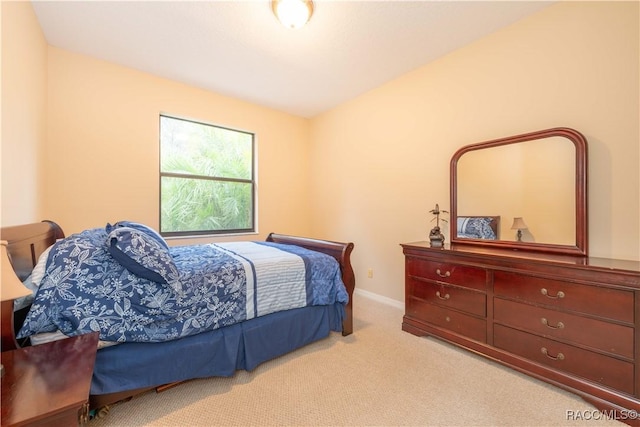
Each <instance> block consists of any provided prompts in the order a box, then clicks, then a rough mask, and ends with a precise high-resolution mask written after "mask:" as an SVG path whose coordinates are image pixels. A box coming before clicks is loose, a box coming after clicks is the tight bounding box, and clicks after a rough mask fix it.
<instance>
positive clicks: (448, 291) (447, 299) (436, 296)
mask: <svg viewBox="0 0 640 427" xmlns="http://www.w3.org/2000/svg"><path fill="white" fill-rule="evenodd" d="M407 280H408V285H409V293H408V295H411V296H413V297H415V298H419V299H422V300H425V301H427V302H430V303H432V304H437V305H441V306H443V307H451V308H455V309H458V310H461V311H465V312H467V313H470V314H474V315H476V316H481V317H486V315H487V297H486V295H485V294H484V293H483V292H480V291H475V290H469V289H465V288H461V287H455V286H449V285H445V284H442V283H435V282H426V281H422V280H417V279H411V278H410V279H407Z"/></svg>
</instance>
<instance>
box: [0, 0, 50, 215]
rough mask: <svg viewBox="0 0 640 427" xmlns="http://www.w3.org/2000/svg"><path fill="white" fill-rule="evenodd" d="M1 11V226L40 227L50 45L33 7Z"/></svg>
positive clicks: (7, 6) (14, 5)
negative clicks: (33, 224)
mask: <svg viewBox="0 0 640 427" xmlns="http://www.w3.org/2000/svg"><path fill="white" fill-rule="evenodd" d="M0 8H2V101H1V102H2V132H1V134H2V145H1V149H0V152H1V158H2V166H1V168H2V169H1V172H0V183H1V187H2V190H1V201H2V202H1V203H0V224H1V225H2V226H6V225H16V224H23V223H27V222H34V221H40V220H41V219H42V217H43V215H44V207H43V203H42V184H43V182H44V181H43V180H44V174H45V168H44V157H43V149H44V143H45V132H46V110H45V109H46V87H47V43H46V41H45V39H44V35H43V34H42V30H41V29H40V26H39V25H38V21H37V20H36V18H35V14H34V13H33V8H32V7H31V3H29V2H24V1H20V2H7V1H2V2H1V3H0Z"/></svg>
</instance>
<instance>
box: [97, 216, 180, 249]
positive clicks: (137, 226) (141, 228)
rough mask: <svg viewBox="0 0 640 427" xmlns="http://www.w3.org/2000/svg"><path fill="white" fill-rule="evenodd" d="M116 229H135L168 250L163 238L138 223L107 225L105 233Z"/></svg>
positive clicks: (151, 229)
mask: <svg viewBox="0 0 640 427" xmlns="http://www.w3.org/2000/svg"><path fill="white" fill-rule="evenodd" d="M118 227H129V228H133V229H136V230H138V231H141V232H143V233H145V234H147V235H148V236H149V237H151V238H153V239H154V240H156V241H157V242H158V243H160V244H161V245H162V246H164V247H165V248H166V249H169V245H168V244H167V242H166V240H164V238H163V237H162V236H161V235H160V233H158V232H157V231H156V230H154V229H153V228H151V227H149V226H147V225H144V224H141V223H139V222H134V221H118V222H116V223H115V224H113V225H111V224H107V226H106V227H105V230H106V231H107V234H109V233H111V232H112V231H113V230H114V229H115V228H118Z"/></svg>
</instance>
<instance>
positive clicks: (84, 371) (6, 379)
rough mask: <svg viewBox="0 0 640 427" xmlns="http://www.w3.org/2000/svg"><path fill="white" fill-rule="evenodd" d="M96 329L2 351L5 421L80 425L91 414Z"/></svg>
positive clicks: (10, 423)
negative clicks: (90, 394) (56, 339)
mask: <svg viewBox="0 0 640 427" xmlns="http://www.w3.org/2000/svg"><path fill="white" fill-rule="evenodd" d="M97 348H98V333H97V332H95V333H91V334H85V335H80V336H76V337H70V338H66V339H62V340H59V341H53V342H49V343H46V344H41V345H36V346H32V347H24V348H19V349H17V350H10V351H6V352H3V353H2V364H3V365H4V375H3V376H2V426H3V427H5V426H6V427H9V426H26V425H29V426H77V425H83V424H84V423H85V422H87V420H88V414H89V404H88V401H89V389H90V387H91V377H92V375H93V365H94V363H95V359H96V351H97Z"/></svg>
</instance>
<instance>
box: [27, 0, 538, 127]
mask: <svg viewBox="0 0 640 427" xmlns="http://www.w3.org/2000/svg"><path fill="white" fill-rule="evenodd" d="M314 4H315V11H314V14H313V16H312V17H311V20H310V21H309V23H308V24H307V25H306V26H305V27H304V28H302V29H299V30H291V29H287V28H285V27H283V26H282V25H281V24H280V23H279V22H278V21H277V20H276V18H275V17H274V16H273V14H272V12H271V8H270V3H269V0H261V1H257V0H253V1H241V0H235V1H33V5H34V9H35V12H36V15H37V17H38V20H39V22H40V25H41V26H42V29H43V32H44V35H45V37H46V39H47V42H48V43H49V44H50V45H52V46H56V47H60V48H63V49H66V50H70V51H73V52H78V53H82V54H85V55H89V56H92V57H95V58H99V59H103V60H106V61H110V62H113V63H117V64H121V65H124V66H127V67H131V68H135V69H138V70H142V71H145V72H149V73H152V74H155V75H158V76H162V77H166V78H169V79H172V80H176V81H181V82H184V83H187V84H190V85H193V86H197V87H200V88H204V89H208V90H211V91H214V92H217V93H220V94H224V95H229V96H232V97H235V98H239V99H243V100H246V101H249V102H252V103H255V104H259V105H264V106H267V107H271V108H274V109H277V110H281V111H284V112H288V113H291V114H294V115H297V116H302V117H313V116H315V115H317V114H319V113H321V112H323V111H326V110H328V109H331V108H332V107H335V106H336V105H339V104H341V103H342V102H345V101H348V100H350V99H352V98H354V97H356V96H358V95H360V94H362V93H364V92H367V91H368V90H370V89H372V88H374V87H377V86H379V85H381V84H383V83H385V82H387V81H389V80H392V79H394V78H396V77H399V76H401V75H402V74H405V73H407V72H409V71H411V70H413V69H415V68H418V67H420V66H422V65H424V64H426V63H428V62H430V61H433V60H435V59H437V58H439V57H441V56H443V55H445V54H447V53H448V52H451V51H453V50H455V49H457V48H459V47H462V46H464V45H466V44H469V43H471V42H473V41H474V40H477V39H478V38H481V37H483V36H485V35H487V34H490V33H492V32H494V31H496V30H498V29H500V28H502V27H505V26H507V25H509V24H511V23H513V22H515V21H517V20H519V19H522V18H524V17H525V16H527V15H530V14H532V13H535V12H537V11H538V10H540V9H542V8H544V7H546V6H548V5H549V4H550V3H549V2H543V1H491V2H490V1H477V0H476V1H401V0H387V1H367V0H359V1H358V0H351V1H335V0H333V1H330V0H315V2H314Z"/></svg>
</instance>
